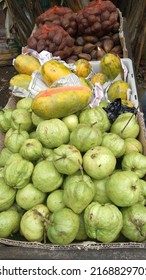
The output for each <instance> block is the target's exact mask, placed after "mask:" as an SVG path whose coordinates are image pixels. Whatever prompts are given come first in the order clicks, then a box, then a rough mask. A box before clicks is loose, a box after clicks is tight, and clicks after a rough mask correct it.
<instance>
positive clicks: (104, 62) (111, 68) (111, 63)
mask: <svg viewBox="0 0 146 280" xmlns="http://www.w3.org/2000/svg"><path fill="white" fill-rule="evenodd" d="M100 66H101V72H102V73H104V74H105V75H106V76H107V77H108V79H109V80H114V79H115V78H116V77H117V76H118V75H119V74H120V76H121V79H122V80H123V79H124V70H123V68H122V64H121V60H120V58H119V57H118V56H117V55H115V54H112V53H106V54H105V55H104V56H103V57H102V58H101V60H100Z"/></svg>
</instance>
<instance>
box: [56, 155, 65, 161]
mask: <svg viewBox="0 0 146 280" xmlns="http://www.w3.org/2000/svg"><path fill="white" fill-rule="evenodd" d="M66 157H67V156H66V155H63V156H62V157H60V158H57V159H55V160H53V161H54V162H55V161H58V160H60V159H63V158H66Z"/></svg>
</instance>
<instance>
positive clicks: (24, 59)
mask: <svg viewBox="0 0 146 280" xmlns="http://www.w3.org/2000/svg"><path fill="white" fill-rule="evenodd" d="M40 67H41V64H40V62H39V60H37V59H36V58H35V57H33V56H30V55H29V54H19V55H18V56H17V57H16V58H15V60H14V68H15V69H16V70H17V71H18V73H20V74H27V75H31V74H32V73H33V72H34V71H35V70H39V69H40Z"/></svg>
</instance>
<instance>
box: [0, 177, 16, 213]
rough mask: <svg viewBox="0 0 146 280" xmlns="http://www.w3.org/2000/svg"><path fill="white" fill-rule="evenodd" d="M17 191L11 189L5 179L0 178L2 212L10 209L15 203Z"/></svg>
mask: <svg viewBox="0 0 146 280" xmlns="http://www.w3.org/2000/svg"><path fill="white" fill-rule="evenodd" d="M15 197H16V190H14V189H13V188H11V187H9V186H8V185H7V184H6V182H5V180H4V178H2V177H1V178H0V211H4V210H7V209H9V207H11V206H12V205H13V203H14V201H15Z"/></svg>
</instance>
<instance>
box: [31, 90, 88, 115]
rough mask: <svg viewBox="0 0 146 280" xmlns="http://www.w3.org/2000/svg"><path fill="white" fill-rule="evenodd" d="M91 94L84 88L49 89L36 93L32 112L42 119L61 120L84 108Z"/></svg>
mask: <svg viewBox="0 0 146 280" xmlns="http://www.w3.org/2000/svg"><path fill="white" fill-rule="evenodd" d="M92 98H93V92H92V90H91V89H90V88H89V87H86V86H64V87H56V88H49V89H47V90H44V91H42V92H40V93H38V94H37V95H36V96H35V97H34V98H33V101H32V105H31V106H32V111H33V112H34V113H35V114H36V115H38V116H39V117H41V118H43V119H52V118H63V117H66V116H68V115H71V114H74V113H76V112H78V111H80V110H82V109H83V108H84V107H86V106H87V105H88V104H89V103H90V101H91V100H92Z"/></svg>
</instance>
